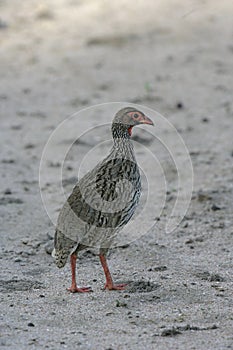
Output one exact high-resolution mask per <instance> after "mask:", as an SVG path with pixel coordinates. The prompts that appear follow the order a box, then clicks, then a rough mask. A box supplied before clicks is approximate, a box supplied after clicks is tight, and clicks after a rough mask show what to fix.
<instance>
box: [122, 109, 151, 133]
mask: <svg viewBox="0 0 233 350" xmlns="http://www.w3.org/2000/svg"><path fill="white" fill-rule="evenodd" d="M128 116H129V117H130V119H131V120H132V122H133V123H134V125H138V124H148V125H154V123H153V122H152V120H151V119H150V118H148V117H147V116H145V115H144V114H142V113H141V112H138V111H134V112H129V113H128ZM132 128H133V126H130V127H129V128H128V132H129V135H130V136H131V135H132Z"/></svg>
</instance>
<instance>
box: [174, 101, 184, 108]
mask: <svg viewBox="0 0 233 350" xmlns="http://www.w3.org/2000/svg"><path fill="white" fill-rule="evenodd" d="M176 108H177V109H183V108H184V105H183V103H182V102H177V104H176Z"/></svg>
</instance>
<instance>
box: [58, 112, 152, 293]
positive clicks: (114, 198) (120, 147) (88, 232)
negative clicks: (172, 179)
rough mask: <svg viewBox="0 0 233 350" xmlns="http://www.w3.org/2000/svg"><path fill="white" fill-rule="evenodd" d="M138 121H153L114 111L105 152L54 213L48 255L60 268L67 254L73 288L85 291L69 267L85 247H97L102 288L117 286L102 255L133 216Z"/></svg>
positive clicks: (138, 184)
mask: <svg viewBox="0 0 233 350" xmlns="http://www.w3.org/2000/svg"><path fill="white" fill-rule="evenodd" d="M138 124H149V125H153V123H152V121H151V120H150V119H149V118H147V117H146V116H145V115H144V114H143V113H142V112H139V111H137V110H136V109H134V108H131V107H127V108H124V109H122V110H120V111H119V112H118V113H117V114H116V116H115V118H114V120H113V124H112V136H113V147H112V149H111V151H110V153H109V155H108V156H107V157H106V158H105V159H104V160H103V161H101V162H100V163H99V164H98V165H97V166H96V167H95V168H94V169H93V170H91V171H90V172H88V173H87V174H86V175H85V176H84V177H83V178H82V179H81V180H80V181H79V182H78V183H77V185H76V186H75V187H74V189H73V191H72V193H71V195H70V196H69V198H68V199H67V201H66V202H65V204H64V206H63V208H62V209H61V212H60V214H59V217H58V221H57V228H56V233H55V238H54V252H53V256H54V257H55V262H56V265H57V266H58V267H63V266H64V265H65V263H66V261H67V258H68V256H69V255H70V254H71V263H72V264H73V265H72V286H71V288H70V290H71V291H72V292H75V291H87V290H80V289H79V288H78V287H77V286H76V282H75V271H74V266H75V261H76V255H77V253H78V251H79V250H81V249H84V248H85V247H88V246H91V247H98V248H99V249H100V258H101V262H102V265H103V267H104V271H105V274H106V279H107V283H106V288H108V289H119V288H120V287H119V288H114V286H113V283H112V280H111V278H110V277H111V276H110V273H109V271H107V270H108V269H107V265H106V260H105V254H106V252H107V251H108V249H109V248H110V246H111V244H112V241H113V239H114V236H115V235H116V233H117V232H118V231H119V230H120V229H121V228H122V227H123V226H124V225H126V224H127V223H128V221H129V220H130V219H131V217H132V216H133V214H134V212H135V209H136V207H137V204H138V201H139V198H140V193H141V180H140V172H139V168H138V165H137V162H136V159H135V155H134V150H133V145H132V142H131V140H130V136H131V129H132V127H133V126H135V125H138ZM72 259H73V260H72ZM106 269H107V270H106ZM106 271H107V272H106ZM109 276H110V277H109Z"/></svg>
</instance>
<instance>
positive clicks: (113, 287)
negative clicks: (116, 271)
mask: <svg viewBox="0 0 233 350" xmlns="http://www.w3.org/2000/svg"><path fill="white" fill-rule="evenodd" d="M99 257H100V262H101V265H102V267H103V269H104V274H105V277H106V284H105V286H104V289H108V290H124V289H125V288H124V287H125V286H126V284H117V285H116V284H114V283H113V280H112V276H111V273H110V271H109V268H108V264H107V260H106V258H105V256H104V255H103V254H100V255H99Z"/></svg>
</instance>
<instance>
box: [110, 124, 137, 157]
mask: <svg viewBox="0 0 233 350" xmlns="http://www.w3.org/2000/svg"><path fill="white" fill-rule="evenodd" d="M112 137H113V148H112V152H114V153H116V154H117V155H119V154H122V156H124V157H127V158H130V159H135V156H134V148H133V143H132V142H131V135H130V131H129V130H128V128H127V127H126V126H125V125H124V126H122V127H121V126H120V125H119V124H117V127H115V126H114V124H113V126H112Z"/></svg>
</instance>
